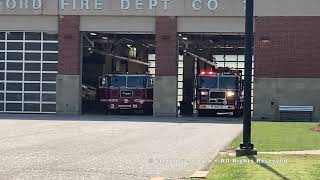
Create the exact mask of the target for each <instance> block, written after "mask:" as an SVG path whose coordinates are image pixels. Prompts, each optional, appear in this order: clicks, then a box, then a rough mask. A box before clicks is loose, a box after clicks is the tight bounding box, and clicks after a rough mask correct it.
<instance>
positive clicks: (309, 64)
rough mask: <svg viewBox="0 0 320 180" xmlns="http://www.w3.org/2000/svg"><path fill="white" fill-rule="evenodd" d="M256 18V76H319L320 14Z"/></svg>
mask: <svg viewBox="0 0 320 180" xmlns="http://www.w3.org/2000/svg"><path fill="white" fill-rule="evenodd" d="M255 20H256V21H255V32H256V36H255V76H256V77H275V78H319V77H320V17H257V18H256V19H255Z"/></svg>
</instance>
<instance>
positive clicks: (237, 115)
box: [233, 109, 243, 117]
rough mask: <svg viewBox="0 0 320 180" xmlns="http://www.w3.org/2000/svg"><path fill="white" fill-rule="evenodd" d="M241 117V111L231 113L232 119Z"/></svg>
mask: <svg viewBox="0 0 320 180" xmlns="http://www.w3.org/2000/svg"><path fill="white" fill-rule="evenodd" d="M242 115H243V111H242V110H240V109H237V110H234V111H233V117H241V116H242Z"/></svg>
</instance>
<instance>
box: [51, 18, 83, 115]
mask: <svg viewBox="0 0 320 180" xmlns="http://www.w3.org/2000/svg"><path fill="white" fill-rule="evenodd" d="M79 26H80V16H60V17H59V32H58V39H59V58H58V76H57V113H62V114H78V113H80V112H81V78H80V73H81V59H80V58H81V55H80V53H81V51H80V47H81V34H80V27H79Z"/></svg>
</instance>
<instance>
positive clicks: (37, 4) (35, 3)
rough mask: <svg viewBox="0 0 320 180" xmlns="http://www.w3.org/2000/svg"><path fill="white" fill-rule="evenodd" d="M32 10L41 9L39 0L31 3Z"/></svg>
mask: <svg viewBox="0 0 320 180" xmlns="http://www.w3.org/2000/svg"><path fill="white" fill-rule="evenodd" d="M32 8H33V9H41V8H42V1H41V0H33V1H32Z"/></svg>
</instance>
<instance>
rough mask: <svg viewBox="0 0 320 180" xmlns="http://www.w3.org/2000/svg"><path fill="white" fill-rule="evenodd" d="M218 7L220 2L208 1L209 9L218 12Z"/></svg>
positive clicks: (215, 0) (216, 0)
mask: <svg viewBox="0 0 320 180" xmlns="http://www.w3.org/2000/svg"><path fill="white" fill-rule="evenodd" d="M218 7H219V2H218V0H209V1H208V8H209V9H210V10H211V11H215V10H217V9H218Z"/></svg>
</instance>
